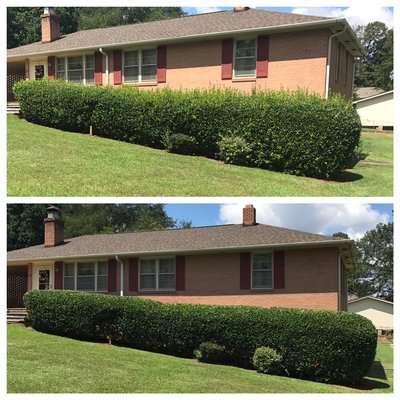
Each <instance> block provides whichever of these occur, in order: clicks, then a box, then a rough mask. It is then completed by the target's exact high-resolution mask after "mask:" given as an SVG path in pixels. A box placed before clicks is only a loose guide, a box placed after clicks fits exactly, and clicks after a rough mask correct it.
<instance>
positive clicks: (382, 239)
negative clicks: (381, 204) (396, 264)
mask: <svg viewBox="0 0 400 400" xmlns="http://www.w3.org/2000/svg"><path fill="white" fill-rule="evenodd" d="M356 248H357V266H356V267H355V269H354V270H353V271H351V272H350V273H349V277H348V278H349V279H348V287H349V292H352V293H355V294H357V295H358V296H359V297H363V296H377V297H380V298H383V299H385V300H389V301H393V223H388V224H382V223H379V224H378V225H377V226H376V227H375V229H372V230H370V231H368V232H367V233H366V234H365V235H364V237H362V238H361V239H360V240H358V241H357V242H356Z"/></svg>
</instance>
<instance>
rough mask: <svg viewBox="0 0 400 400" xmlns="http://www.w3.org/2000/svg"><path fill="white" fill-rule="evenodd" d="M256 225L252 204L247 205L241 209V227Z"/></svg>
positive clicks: (254, 210)
mask: <svg viewBox="0 0 400 400" xmlns="http://www.w3.org/2000/svg"><path fill="white" fill-rule="evenodd" d="M253 225H257V222H256V209H255V208H254V207H253V205H252V204H248V205H247V206H245V207H244V208H243V226H253Z"/></svg>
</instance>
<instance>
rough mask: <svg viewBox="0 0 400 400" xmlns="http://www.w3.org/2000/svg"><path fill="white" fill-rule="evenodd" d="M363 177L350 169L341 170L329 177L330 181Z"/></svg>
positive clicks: (349, 180) (345, 180) (356, 179)
mask: <svg viewBox="0 0 400 400" xmlns="http://www.w3.org/2000/svg"><path fill="white" fill-rule="evenodd" d="M361 179H364V177H363V176H362V175H360V174H356V173H354V172H351V171H342V172H341V173H340V174H338V175H336V176H335V177H333V178H332V179H331V182H339V183H344V182H355V181H359V180H361Z"/></svg>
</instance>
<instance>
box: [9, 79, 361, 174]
mask: <svg viewBox="0 0 400 400" xmlns="http://www.w3.org/2000/svg"><path fill="white" fill-rule="evenodd" d="M14 89H15V94H16V98H17V100H18V101H19V102H20V104H21V110H22V112H23V114H24V115H25V116H26V118H27V119H28V120H29V121H32V122H35V123H38V124H42V125H47V126H53V127H57V128H61V129H69V130H72V131H79V132H87V131H88V127H89V125H93V126H94V131H95V133H96V134H97V135H99V136H104V137H109V138H111V139H116V140H122V141H126V142H130V143H136V144H141V145H145V146H151V147H155V148H165V144H166V143H167V142H168V138H169V137H170V136H171V135H172V134H174V133H176V132H185V133H187V134H188V135H189V136H191V137H192V138H193V141H194V142H195V143H196V151H195V152H196V154H198V155H203V156H207V157H215V155H216V154H219V153H221V149H220V147H219V146H218V144H219V143H220V144H221V140H222V139H224V140H226V142H222V143H223V144H226V145H225V148H224V151H222V153H221V157H223V158H224V159H226V160H227V161H228V162H239V163H241V164H242V163H243V164H244V165H248V166H255V167H259V168H264V169H269V170H273V171H281V172H287V173H290V174H295V175H305V176H313V177H317V178H331V177H333V176H334V175H335V174H338V173H339V172H341V171H342V170H343V169H344V168H346V166H348V165H349V163H351V160H352V157H353V153H354V149H355V148H356V146H357V145H358V143H359V140H360V133H361V123H360V118H359V116H358V114H357V111H356V110H354V109H353V107H352V105H351V103H350V102H348V101H345V100H344V99H343V98H341V97H339V96H337V95H336V96H332V97H330V98H328V99H323V98H321V97H320V96H319V95H316V94H309V93H307V92H304V91H297V92H288V91H287V92H286V91H282V92H262V91H254V92H253V93H252V94H250V95H249V94H245V93H241V92H238V91H234V90H228V89H226V90H218V89H209V90H203V91H201V90H194V91H172V90H169V89H163V90H154V91H146V90H139V89H138V88H133V87H124V86H123V87H119V88H112V87H107V88H101V87H96V86H91V87H85V86H80V85H77V84H71V83H66V82H61V81H51V82H50V81H24V82H18V83H17V84H16V85H15V87H14ZM227 138H236V139H227ZM239 138H241V139H239ZM229 141H230V144H231V146H230V147H229V146H228V145H227V144H228V142H229ZM235 141H236V143H233V142H235ZM245 143H247V145H248V146H250V148H251V151H250V150H249V149H248V148H247V146H246V145H245Z"/></svg>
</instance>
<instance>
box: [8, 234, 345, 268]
mask: <svg viewBox="0 0 400 400" xmlns="http://www.w3.org/2000/svg"><path fill="white" fill-rule="evenodd" d="M352 244H353V241H352V240H350V239H343V240H323V241H319V242H298V243H274V244H267V245H265V244H259V245H248V246H229V247H209V248H204V249H185V250H174V249H171V250H158V251H139V252H118V257H138V256H147V255H154V256H158V255H169V254H172V253H173V254H178V255H180V254H182V255H184V254H205V253H206V254H207V253H226V252H232V251H244V250H258V249H277V248H279V249H296V248H299V247H305V248H310V247H339V246H340V245H350V246H351V245H352ZM341 254H342V253H341ZM343 254H344V253H343ZM115 256H116V253H111V254H110V253H103V254H99V253H96V254H81V255H77V254H75V255H64V256H63V255H56V256H52V257H39V258H31V259H11V260H7V263H8V264H10V263H15V264H17V263H20V262H28V263H29V262H36V261H46V260H73V259H76V258H84V259H89V258H93V259H98V258H104V257H115Z"/></svg>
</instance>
